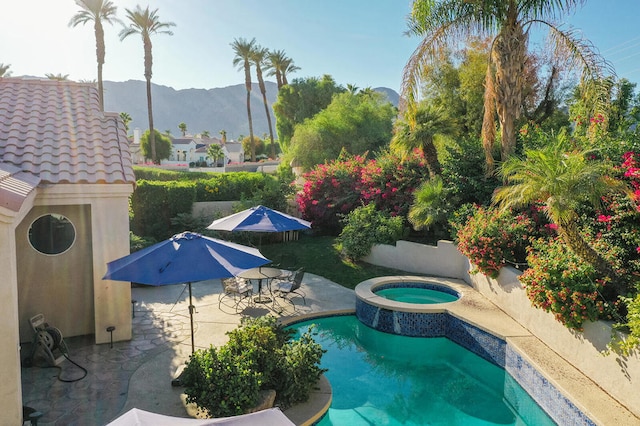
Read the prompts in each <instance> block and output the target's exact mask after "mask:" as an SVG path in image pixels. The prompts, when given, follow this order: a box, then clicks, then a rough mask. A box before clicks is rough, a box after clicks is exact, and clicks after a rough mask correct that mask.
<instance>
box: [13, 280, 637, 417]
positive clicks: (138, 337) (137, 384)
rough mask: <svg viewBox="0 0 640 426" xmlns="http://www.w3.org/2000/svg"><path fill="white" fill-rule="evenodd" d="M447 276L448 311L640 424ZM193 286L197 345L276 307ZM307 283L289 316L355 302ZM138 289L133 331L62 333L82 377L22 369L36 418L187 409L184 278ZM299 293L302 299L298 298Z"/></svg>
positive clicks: (216, 340) (326, 285) (301, 410)
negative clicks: (234, 300) (237, 309)
mask: <svg viewBox="0 0 640 426" xmlns="http://www.w3.org/2000/svg"><path fill="white" fill-rule="evenodd" d="M443 280H445V281H446V282H447V285H451V286H453V287H455V288H457V289H458V291H460V292H461V293H462V294H463V297H462V298H461V299H460V300H459V301H457V302H453V303H448V304H446V306H444V309H446V310H447V312H449V313H450V314H451V315H453V316H456V317H458V318H460V319H463V320H465V321H466V322H468V323H470V324H473V325H475V326H476V327H478V328H480V329H482V330H485V331H487V332H489V333H491V334H494V335H496V336H498V337H501V338H503V339H505V340H506V341H507V342H508V344H509V345H512V346H513V347H514V348H515V349H516V350H517V351H518V352H519V353H521V354H522V356H524V357H526V359H527V360H528V361H529V363H530V364H532V365H534V366H536V367H537V368H538V370H539V371H540V372H541V373H543V375H544V376H545V377H546V378H547V379H548V380H550V381H551V382H552V383H553V384H554V385H555V386H556V388H557V389H559V390H561V391H563V393H564V394H565V395H567V396H568V397H569V398H570V399H571V400H572V401H573V402H574V404H576V406H578V407H579V408H580V409H581V410H582V411H583V412H584V413H585V414H587V415H588V416H589V417H590V418H591V419H592V420H593V421H594V422H595V423H596V424H599V425H616V426H625V425H630V426H631V425H640V418H638V417H636V416H634V415H633V414H632V413H631V412H630V411H628V410H627V409H625V407H623V406H622V405H620V404H619V403H618V402H617V401H616V400H614V399H613V398H611V397H610V396H609V395H608V394H606V393H605V392H604V391H602V389H600V388H599V387H598V386H597V385H596V384H595V383H593V382H592V381H591V380H590V379H589V378H588V377H585V376H584V375H583V374H581V373H580V372H579V371H578V370H576V369H575V368H574V367H572V366H571V365H569V364H568V363H567V362H566V361H564V360H563V359H562V358H560V357H559V356H558V355H557V354H555V352H553V351H551V350H550V349H549V348H548V347H546V346H545V345H544V344H542V343H541V342H540V341H539V340H538V339H537V338H535V337H534V336H532V335H531V334H530V333H529V332H528V331H527V330H526V329H524V328H523V327H521V326H520V325H519V324H517V323H516V322H515V321H514V320H513V319H512V318H511V317H509V316H508V315H507V314H505V313H504V312H503V311H501V310H500V309H498V308H497V307H496V306H495V305H493V304H492V303H491V302H490V301H488V300H487V299H486V298H484V297H483V296H482V295H480V294H479V293H477V292H476V291H475V290H473V289H472V288H471V287H469V286H467V285H466V284H464V283H463V282H462V281H458V280H448V279H443ZM192 288H193V295H194V302H193V304H194V306H195V308H196V309H195V313H194V326H195V337H194V338H195V345H196V349H199V348H207V347H209V345H214V346H220V345H223V344H224V343H226V341H227V335H226V333H227V332H228V331H231V330H232V329H234V328H236V327H237V325H238V324H239V323H240V320H241V318H242V317H244V316H251V317H255V316H260V315H265V314H269V313H272V314H273V312H272V311H270V310H269V309H268V306H254V307H251V308H247V309H245V310H244V311H242V312H241V313H239V314H236V313H232V312H223V311H221V310H220V309H219V308H218V295H219V294H220V291H221V289H222V287H221V284H220V281H219V280H210V281H203V282H200V283H195V284H193V285H192ZM302 289H303V290H304V291H305V293H306V296H307V297H306V301H307V304H306V306H300V305H298V306H300V309H299V310H298V312H296V313H295V314H294V313H293V312H290V311H285V312H283V313H282V314H281V318H282V319H283V320H284V321H287V320H297V319H300V315H301V316H302V317H303V318H306V317H312V316H316V315H319V314H320V315H321V314H326V313H329V312H341V313H345V312H353V311H354V308H355V299H356V297H355V292H354V291H352V290H349V289H346V288H344V287H342V286H340V285H338V284H336V283H333V282H331V281H328V280H326V279H324V278H322V277H319V276H316V275H313V274H308V273H307V274H305V277H304V280H303V286H302ZM132 299H133V300H136V304H135V317H134V318H133V339H132V340H131V341H125V342H115V343H114V344H113V347H110V345H109V344H102V345H95V344H93V342H92V339H87V338H71V339H65V340H67V344H68V346H69V357H70V358H71V359H72V360H73V361H75V362H76V363H78V364H80V365H82V366H83V367H85V368H86V369H87V370H88V372H89V373H88V375H87V377H86V378H84V379H82V380H79V381H77V382H74V383H63V382H60V381H58V380H57V379H56V376H57V375H58V371H57V370H52V369H45V368H33V367H32V368H23V369H22V378H23V379H22V382H23V403H24V404H25V405H28V406H31V407H33V408H35V409H37V410H39V411H41V412H42V413H43V416H42V418H40V420H39V421H38V424H39V425H41V426H49V425H65V426H66V425H87V424H93V425H104V424H107V423H109V422H110V421H112V420H114V419H115V418H117V417H118V416H120V415H122V414H123V413H125V412H126V411H128V410H130V409H131V408H134V407H135V408H139V409H143V410H147V411H152V412H155V413H159V414H164V415H168V416H175V417H188V414H187V410H186V408H185V404H184V402H183V401H184V395H183V394H182V388H180V387H174V386H171V380H172V379H173V378H174V377H175V375H176V372H177V371H178V370H179V369H180V368H181V366H183V365H184V363H185V361H186V360H187V359H188V357H189V355H190V353H191V337H190V326H189V307H188V295H187V294H186V292H184V286H181V285H175V286H163V287H147V286H143V287H134V288H132ZM296 303H297V304H299V303H301V300H300V299H296ZM442 308H443V307H442V306H440V309H442ZM60 367H61V368H62V371H61V374H62V376H63V377H64V378H67V379H68V378H72V377H79V371H78V369H76V368H75V367H74V366H73V365H71V364H70V363H69V361H63V363H62V364H61V365H60ZM330 398H331V393H330V384H329V383H326V382H323V383H321V386H320V388H319V389H318V390H317V391H316V392H315V394H314V396H313V398H312V399H311V400H310V401H309V402H307V403H305V404H301V405H299V406H296V407H293V408H291V409H289V410H287V411H285V414H286V415H287V416H288V417H289V418H290V419H291V420H292V421H293V422H294V423H295V424H298V425H302V424H310V423H312V422H313V421H314V420H317V418H318V415H319V413H320V412H322V411H323V410H325V409H326V407H327V405H328V403H329V402H330Z"/></svg>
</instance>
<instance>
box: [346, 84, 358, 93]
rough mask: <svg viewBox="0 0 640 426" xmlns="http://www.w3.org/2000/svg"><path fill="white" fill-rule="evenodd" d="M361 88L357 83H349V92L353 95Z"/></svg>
mask: <svg viewBox="0 0 640 426" xmlns="http://www.w3.org/2000/svg"><path fill="white" fill-rule="evenodd" d="M359 89H360V88H359V87H358V86H356V85H355V84H351V83H347V92H349V93H351V94H352V95H355V94H356V93H358V90H359Z"/></svg>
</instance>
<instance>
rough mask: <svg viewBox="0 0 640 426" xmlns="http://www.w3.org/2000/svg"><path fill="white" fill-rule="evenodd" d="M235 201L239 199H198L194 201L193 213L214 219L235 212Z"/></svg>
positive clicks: (196, 215)
mask: <svg viewBox="0 0 640 426" xmlns="http://www.w3.org/2000/svg"><path fill="white" fill-rule="evenodd" d="M235 203H237V201H198V202H197V203H193V210H192V211H191V213H192V214H193V216H195V217H204V218H207V219H211V220H212V221H213V220H214V219H217V218H218V217H222V216H227V215H230V214H232V213H234V211H233V205H234V204H235Z"/></svg>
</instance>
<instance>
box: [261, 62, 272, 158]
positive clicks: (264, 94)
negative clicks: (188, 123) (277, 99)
mask: <svg viewBox="0 0 640 426" xmlns="http://www.w3.org/2000/svg"><path fill="white" fill-rule="evenodd" d="M256 75H257V76H258V85H259V86H260V93H262V103H263V104H264V112H265V114H266V115H267V124H268V125H269V138H270V139H271V158H276V146H275V144H274V141H273V126H272V125H271V113H270V112H269V104H268V103H267V88H266V86H265V85H264V79H263V78H262V68H261V67H260V65H259V64H256Z"/></svg>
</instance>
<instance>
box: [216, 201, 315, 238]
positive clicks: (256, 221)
mask: <svg viewBox="0 0 640 426" xmlns="http://www.w3.org/2000/svg"><path fill="white" fill-rule="evenodd" d="M310 228H311V222H307V221H306V220H302V219H299V218H297V217H294V216H291V215H288V214H286V213H282V212H280V211H278V210H273V209H270V208H268V207H264V206H257V207H251V208H250V209H247V210H243V211H241V212H238V213H235V214H232V215H230V216H225V217H223V218H220V219H217V220H214V221H213V223H211V225H209V226H207V229H215V230H218V231H252V232H284V231H297V230H301V229H310Z"/></svg>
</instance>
